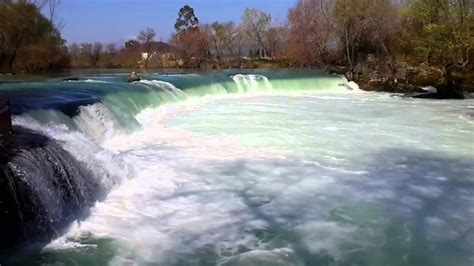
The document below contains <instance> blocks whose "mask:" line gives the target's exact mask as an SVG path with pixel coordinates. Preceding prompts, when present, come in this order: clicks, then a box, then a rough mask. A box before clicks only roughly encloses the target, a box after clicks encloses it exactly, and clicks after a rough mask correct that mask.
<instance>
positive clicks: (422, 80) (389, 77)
mask: <svg viewBox="0 0 474 266" xmlns="http://www.w3.org/2000/svg"><path fill="white" fill-rule="evenodd" d="M289 65H290V64H289V63H288V62H283V61H271V60H255V61H252V62H251V63H248V64H245V66H242V67H240V68H239V67H235V66H234V68H218V67H217V66H216V65H213V64H208V65H206V66H204V67H202V68H171V69H170V68H166V69H159V68H158V69H157V68H152V69H146V68H85V69H74V68H72V69H68V70H65V71H62V72H55V73H41V74H26V73H24V74H17V75H14V74H13V75H12V74H2V75H0V83H4V82H15V81H41V80H45V79H49V78H65V77H81V76H90V75H94V76H95V75H105V74H106V75H111V74H113V75H125V74H128V73H130V72H131V71H137V72H138V73H140V74H151V73H169V74H174V73H189V72H199V73H209V72H213V71H223V70H224V71H226V70H236V69H241V70H243V71H249V70H252V71H253V70H259V69H260V70H261V69H267V70H268V69H270V70H299V69H305V68H299V67H288V66H289ZM312 69H314V70H319V71H322V72H326V73H329V74H337V75H344V76H346V78H347V79H348V80H349V81H354V82H356V83H357V84H359V87H360V89H362V90H366V91H383V92H392V93H421V92H425V91H424V90H423V89H422V88H424V87H434V88H440V87H442V86H444V84H443V83H444V82H445V80H444V78H443V73H442V70H441V69H439V68H437V67H432V66H427V65H425V64H420V65H418V66H413V65H409V64H406V63H399V64H397V65H396V66H395V67H389V65H388V64H385V63H383V64H382V63H364V64H359V65H358V66H356V67H355V68H354V70H353V71H352V72H351V71H349V67H348V66H345V65H335V64H328V65H325V66H321V67H319V68H312ZM453 78H454V80H455V82H456V84H457V86H458V88H456V90H458V91H459V93H472V92H474V69H472V67H471V69H469V68H468V69H467V70H465V71H454V72H453Z"/></svg>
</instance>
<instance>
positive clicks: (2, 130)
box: [0, 98, 12, 137]
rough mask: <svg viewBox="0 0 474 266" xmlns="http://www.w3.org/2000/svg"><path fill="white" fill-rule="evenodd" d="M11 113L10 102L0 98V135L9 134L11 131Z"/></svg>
mask: <svg viewBox="0 0 474 266" xmlns="http://www.w3.org/2000/svg"><path fill="white" fill-rule="evenodd" d="M11 116H12V114H11V111H10V102H9V101H8V100H7V99H2V98H0V137H2V136H6V135H9V134H10V133H11V131H12V118H11Z"/></svg>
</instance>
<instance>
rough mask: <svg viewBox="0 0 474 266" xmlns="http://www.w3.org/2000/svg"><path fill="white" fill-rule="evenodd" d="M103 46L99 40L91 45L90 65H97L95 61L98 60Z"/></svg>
mask: <svg viewBox="0 0 474 266" xmlns="http://www.w3.org/2000/svg"><path fill="white" fill-rule="evenodd" d="M103 49H104V46H103V45H102V44H101V43H100V42H95V43H94V44H93V45H92V54H91V65H92V66H93V67H97V63H98V62H99V61H100V57H101V55H102V53H103Z"/></svg>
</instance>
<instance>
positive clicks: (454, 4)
mask: <svg viewBox="0 0 474 266" xmlns="http://www.w3.org/2000/svg"><path fill="white" fill-rule="evenodd" d="M405 28H406V29H407V30H406V31H405V38H404V40H405V41H406V43H408V44H409V46H410V47H411V50H412V53H413V55H415V57H416V55H422V60H423V61H425V62H426V63H428V64H430V65H435V66H439V67H440V68H441V69H442V73H443V77H444V79H445V80H444V83H445V84H444V86H443V87H442V88H438V91H440V90H441V93H444V94H446V95H447V96H449V95H450V94H452V93H453V90H457V88H456V87H458V86H459V84H455V81H454V79H453V76H452V72H453V71H454V70H455V69H457V70H458V71H463V70H464V68H465V67H466V66H467V65H468V64H469V63H470V56H471V55H472V51H473V50H474V7H473V4H472V2H470V1H468V0H423V1H422V0H415V1H412V2H411V5H410V8H409V11H408V17H407V21H406V24H405Z"/></svg>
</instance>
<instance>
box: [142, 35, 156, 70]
mask: <svg viewBox="0 0 474 266" xmlns="http://www.w3.org/2000/svg"><path fill="white" fill-rule="evenodd" d="M155 36H156V32H155V30H153V29H152V28H147V29H146V30H144V31H143V30H142V31H140V34H139V35H138V40H139V41H140V42H141V44H142V49H143V51H144V52H145V53H146V56H145V57H144V58H143V59H144V60H145V67H148V61H149V60H150V58H151V56H152V55H153V45H152V44H153V40H154V39H155Z"/></svg>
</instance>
